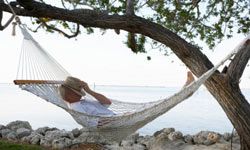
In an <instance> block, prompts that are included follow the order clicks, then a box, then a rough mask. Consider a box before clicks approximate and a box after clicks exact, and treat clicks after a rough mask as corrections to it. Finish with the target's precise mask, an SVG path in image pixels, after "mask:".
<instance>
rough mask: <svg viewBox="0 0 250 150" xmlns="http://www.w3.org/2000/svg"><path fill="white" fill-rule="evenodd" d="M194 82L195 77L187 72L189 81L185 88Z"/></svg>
mask: <svg viewBox="0 0 250 150" xmlns="http://www.w3.org/2000/svg"><path fill="white" fill-rule="evenodd" d="M193 81H194V75H193V74H192V72H191V71H188V72H187V81H186V83H185V85H184V86H187V85H189V84H190V83H192V82H193Z"/></svg>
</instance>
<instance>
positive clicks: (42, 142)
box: [40, 137, 52, 147]
mask: <svg viewBox="0 0 250 150" xmlns="http://www.w3.org/2000/svg"><path fill="white" fill-rule="evenodd" d="M51 143H52V141H49V140H47V139H46V138H44V137H42V138H41V139H40V145H41V146H44V147H51Z"/></svg>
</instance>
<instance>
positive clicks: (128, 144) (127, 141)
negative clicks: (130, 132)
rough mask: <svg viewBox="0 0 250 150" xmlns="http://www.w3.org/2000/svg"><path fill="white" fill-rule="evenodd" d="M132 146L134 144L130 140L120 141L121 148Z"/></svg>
mask: <svg viewBox="0 0 250 150" xmlns="http://www.w3.org/2000/svg"><path fill="white" fill-rule="evenodd" d="M133 144H134V142H133V141H131V140H122V142H121V146H124V147H126V146H132V145H133Z"/></svg>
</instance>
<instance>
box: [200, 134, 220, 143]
mask: <svg viewBox="0 0 250 150" xmlns="http://www.w3.org/2000/svg"><path fill="white" fill-rule="evenodd" d="M219 139H220V135H219V134H218V133H215V132H213V133H212V132H210V133H208V135H207V139H206V140H205V141H204V143H203V144H204V145H207V146H208V145H211V144H214V143H216V142H218V141H219Z"/></svg>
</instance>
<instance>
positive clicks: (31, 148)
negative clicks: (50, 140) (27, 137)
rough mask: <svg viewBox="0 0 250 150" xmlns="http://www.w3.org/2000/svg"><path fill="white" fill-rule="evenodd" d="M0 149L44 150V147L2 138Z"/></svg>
mask: <svg viewBox="0 0 250 150" xmlns="http://www.w3.org/2000/svg"><path fill="white" fill-rule="evenodd" d="M0 150H44V148H42V147H40V146H37V145H29V144H21V143H14V142H9V141H5V140H2V139H1V140H0Z"/></svg>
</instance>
